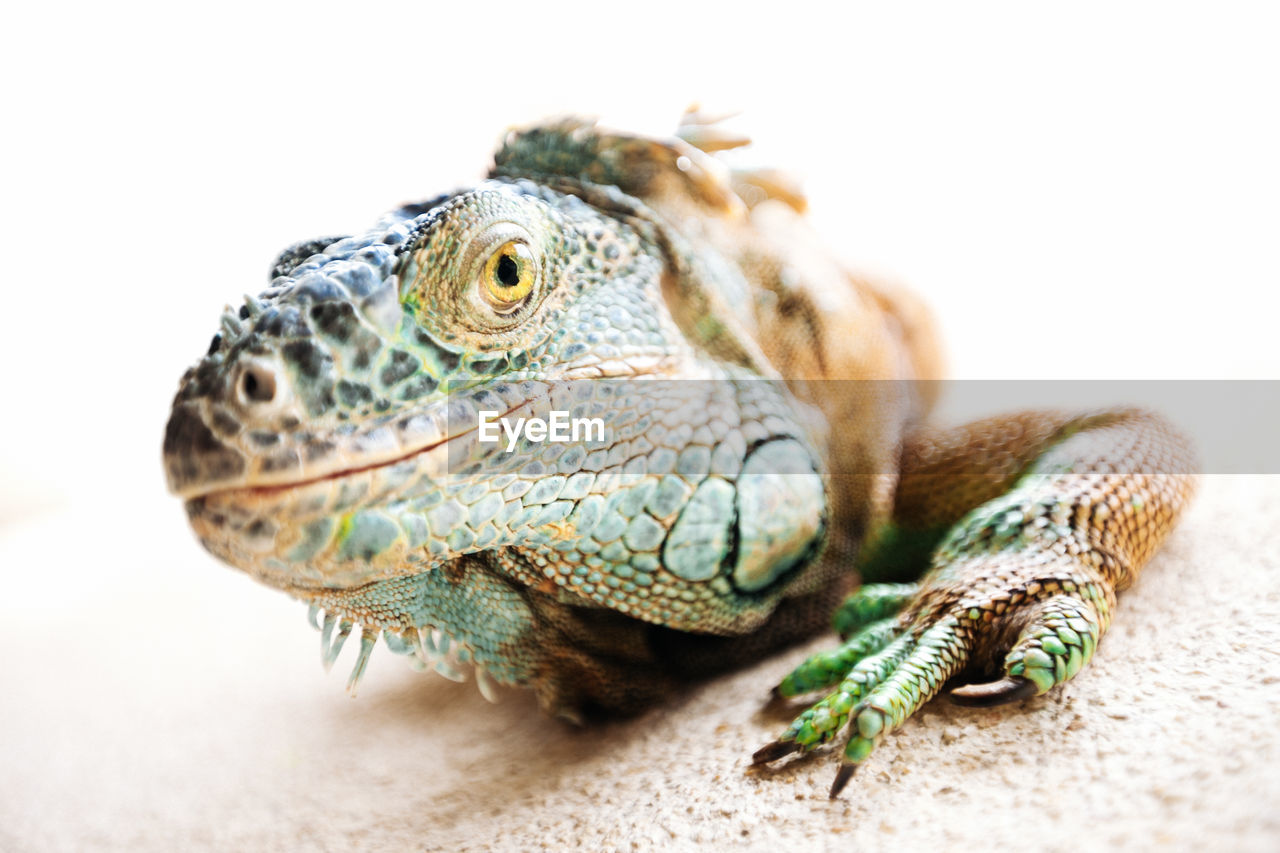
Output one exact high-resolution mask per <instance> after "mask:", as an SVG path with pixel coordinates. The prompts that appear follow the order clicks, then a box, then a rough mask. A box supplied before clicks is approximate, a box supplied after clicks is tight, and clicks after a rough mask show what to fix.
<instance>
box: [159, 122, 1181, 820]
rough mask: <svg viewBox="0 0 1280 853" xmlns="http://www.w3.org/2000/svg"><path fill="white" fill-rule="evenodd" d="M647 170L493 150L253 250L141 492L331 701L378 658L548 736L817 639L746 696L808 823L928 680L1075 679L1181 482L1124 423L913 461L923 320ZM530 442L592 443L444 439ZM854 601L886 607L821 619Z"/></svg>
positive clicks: (524, 143) (1077, 417) (926, 363)
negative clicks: (241, 574) (828, 765)
mask: <svg viewBox="0 0 1280 853" xmlns="http://www.w3.org/2000/svg"><path fill="white" fill-rule="evenodd" d="M683 135H684V137H685V138H686V139H688V140H691V141H692V142H689V141H685V140H684V139H672V140H653V139H646V138H641V137H636V136H628V135H622V134H611V133H607V132H604V131H600V130H597V129H595V128H594V127H592V126H591V125H589V124H585V123H580V122H573V121H567V122H561V123H558V124H551V125H547V126H544V127H539V128H534V129H532V130H528V131H525V132H522V133H513V134H512V135H510V136H509V137H508V139H507V140H506V142H505V144H504V145H503V147H502V149H501V150H500V151H499V153H498V155H497V157H496V160H495V168H494V171H493V174H492V176H491V179H490V180H488V181H486V182H484V183H482V184H480V185H479V186H477V187H475V188H473V189H470V190H465V191H461V192H458V193H453V194H449V195H446V196H441V197H440V198H437V199H434V200H432V201H430V202H427V203H423V204H418V205H408V206H406V207H404V208H401V209H399V210H396V211H394V212H392V213H390V214H388V215H387V216H385V217H383V219H381V220H380V221H379V222H378V223H377V224H376V225H375V226H374V228H373V229H371V230H370V231H369V232H367V233H366V234H365V235H362V236H359V237H348V238H342V239H338V238H333V239H329V240H320V241H312V242H310V243H306V244H300V246H299V247H295V249H293V250H290V251H288V252H286V253H285V254H284V255H283V256H282V257H281V259H280V260H279V261H278V263H277V265H276V268H275V270H274V274H275V278H274V280H273V281H272V285H271V287H270V289H269V290H267V291H266V292H265V293H264V294H262V296H261V297H259V298H257V299H252V298H251V299H248V301H247V304H246V305H245V306H244V307H243V308H241V309H240V311H239V313H238V315H237V314H232V313H230V312H229V313H228V314H227V315H226V316H224V318H223V331H222V333H220V334H219V336H217V337H216V338H215V339H214V342H213V344H212V345H211V346H210V348H209V352H208V354H207V355H206V357H205V358H204V359H203V360H202V361H201V362H200V363H199V364H198V365H197V366H196V367H195V368H193V369H192V370H190V371H188V373H187V375H186V377H184V380H183V383H182V387H181V390H180V391H179V393H178V396H177V398H176V399H175V401H174V408H173V413H172V415H171V418H170V421H169V426H168V430H167V433H166V437H165V465H166V469H167V472H168V476H169V483H170V487H171V489H172V490H173V491H174V492H175V493H177V494H179V495H181V496H182V497H183V498H184V499H186V501H187V510H188V515H189V517H190V519H191V523H192V525H193V526H194V528H195V530H196V532H197V534H198V535H199V536H200V539H201V541H202V542H203V543H204V545H205V547H207V548H208V549H209V550H210V551H211V552H213V553H214V554H215V555H217V556H218V557H220V558H222V559H224V560H226V561H227V562H229V563H231V564H233V565H235V566H238V567H240V568H242V569H244V570H246V571H248V572H250V573H251V574H253V575H254V576H256V577H258V578H259V579H260V580H262V581H264V582H266V583H268V584H270V585H272V586H276V587H279V588H281V589H284V590H285V591H286V592H288V593H289V594H291V595H293V596H295V597H297V598H299V599H302V600H304V601H307V602H309V603H310V604H311V606H312V613H313V616H314V615H315V614H317V613H319V612H323V614H324V621H323V626H322V632H323V634H322V636H323V654H324V657H325V660H326V663H332V661H333V659H334V658H335V657H336V655H337V651H338V649H339V648H341V644H342V641H343V640H344V639H345V638H346V637H347V636H348V634H350V633H352V632H353V631H355V629H356V628H357V627H358V628H359V629H360V631H359V633H360V645H361V648H360V652H359V656H358V658H357V662H356V665H355V669H354V671H353V673H352V682H351V683H352V686H353V687H354V684H355V683H356V682H357V681H358V680H359V677H360V675H361V673H362V672H363V669H364V666H365V664H366V662H367V660H368V657H369V654H370V652H371V651H372V649H373V646H374V644H375V642H376V639H377V637H378V635H379V633H382V635H383V636H384V637H385V640H386V643H387V645H388V646H389V647H391V648H392V649H393V650H395V651H399V652H403V653H407V654H410V655H411V661H414V662H416V663H417V664H418V665H421V666H426V665H431V666H434V667H435V668H436V669H437V670H439V671H441V672H443V673H444V674H446V675H450V676H454V677H458V676H459V675H460V673H459V672H457V670H458V669H459V667H460V666H461V665H463V664H466V665H469V666H471V667H473V668H474V670H475V672H476V677H477V680H478V681H479V683H480V684H481V687H482V689H485V688H486V685H487V684H488V682H489V680H496V681H497V682H500V683H505V684H515V685H523V686H527V687H530V688H532V689H533V690H534V691H535V692H536V694H537V696H538V699H539V702H540V703H541V705H542V707H543V708H544V709H545V710H546V711H548V712H549V713H553V714H558V715H562V716H567V717H571V718H572V717H576V716H577V715H578V713H579V711H580V709H582V708H583V707H584V706H589V705H597V706H602V707H604V708H608V709H617V710H627V709H634V708H637V707H639V706H641V705H642V704H644V703H646V702H650V701H653V700H654V699H656V698H659V697H661V696H663V695H665V694H666V693H668V692H669V691H670V690H671V689H672V688H673V687H674V686H676V685H677V684H679V683H680V682H682V681H684V680H686V679H687V678H689V677H690V676H694V675H698V674H700V673H705V672H710V671H715V670H720V669H724V668H727V667H731V666H734V665H737V664H741V663H743V662H746V661H750V660H753V659H756V658H758V657H759V656H761V655H763V654H765V653H767V652H768V651H770V650H772V649H775V648H778V647H780V646H782V645H784V644H786V643H789V642H793V641H795V640H797V639H800V638H802V637H804V636H807V635H810V634H812V633H814V632H815V631H818V630H820V629H822V628H823V627H825V626H826V625H828V624H830V619H831V613H832V611H833V610H834V611H835V612H836V624H837V627H838V628H839V629H840V630H841V633H842V634H844V635H846V637H847V642H846V643H845V645H844V646H842V647H841V648H840V649H839V650H838V651H836V652H833V653H831V654H828V655H819V656H816V657H815V658H813V659H811V660H810V661H808V662H806V663H805V664H803V665H802V666H801V667H799V668H798V669H797V670H796V671H795V672H794V673H792V674H791V675H790V676H788V678H787V679H785V680H784V682H783V683H782V685H781V686H780V687H779V688H778V690H779V692H780V693H782V694H784V695H795V694H799V693H804V692H809V691H815V690H820V691H823V692H826V693H827V694H828V695H827V696H826V698H824V699H822V700H821V701H819V702H818V703H817V704H815V705H814V706H812V707H811V708H810V709H809V710H807V711H805V712H804V713H803V714H802V715H801V716H800V717H799V718H797V720H796V721H795V723H793V724H792V726H791V727H790V728H788V729H787V731H786V732H785V733H784V734H783V736H782V737H781V738H780V739H779V740H778V741H777V742H775V743H774V744H771V745H770V746H768V747H766V748H764V749H762V750H760V751H759V752H758V753H757V756H756V758H757V760H758V761H765V760H772V759H774V758H777V757H780V756H782V755H784V754H786V753H788V752H791V751H796V750H807V749H809V748H812V747H813V746H815V745H817V744H819V743H822V742H825V741H828V740H831V739H832V738H834V737H835V736H836V735H837V734H839V733H840V732H841V731H842V730H843V729H844V728H845V726H846V725H847V724H849V723H850V721H852V726H851V727H850V728H851V729H852V733H851V736H850V739H849V741H848V746H847V749H846V751H845V763H844V764H843V765H842V769H841V774H840V775H839V776H838V778H837V784H836V786H834V787H833V795H834V794H835V793H836V792H837V791H838V790H839V788H840V786H842V785H843V784H844V781H845V780H847V778H848V775H849V773H851V772H852V768H853V767H855V766H856V763H857V762H858V761H860V760H861V759H863V758H865V756H866V755H867V754H868V753H869V752H870V750H871V748H872V747H873V746H874V745H875V744H876V743H877V742H878V741H879V740H880V739H881V738H882V737H883V736H884V735H885V733H887V732H888V731H889V730H891V729H892V728H893V727H895V726H897V725H899V724H901V723H902V722H903V720H905V718H906V717H907V716H909V715H910V714H911V713H912V712H913V711H914V710H915V709H916V708H917V707H919V705H920V704H922V703H923V702H925V701H927V700H928V699H929V698H930V697H931V696H933V695H934V694H935V693H936V692H937V691H938V690H939V689H940V688H941V687H942V685H943V684H944V682H946V681H948V680H949V679H951V678H953V677H955V676H960V675H968V676H970V677H971V678H972V677H977V678H979V679H981V678H991V677H996V680H995V681H993V682H990V683H987V684H983V685H977V686H969V687H966V688H961V689H960V690H959V691H958V694H957V695H959V696H960V697H961V698H964V699H967V700H969V701H972V702H984V703H990V702H995V701H1008V700H1010V699H1015V698H1020V697H1022V696H1025V695H1030V694H1033V693H1037V692H1043V691H1045V690H1048V689H1049V688H1050V687H1052V686H1053V685H1054V684H1057V683H1059V682H1061V681H1063V680H1065V679H1066V678H1069V677H1071V676H1072V675H1074V674H1075V673H1076V672H1077V671H1078V670H1079V668H1080V667H1081V666H1082V665H1083V664H1084V663H1085V662H1087V660H1088V658H1089V656H1090V655H1091V654H1092V653H1093V650H1094V647H1095V645H1096V643H1097V641H1098V639H1099V637H1100V635H1101V633H1102V631H1103V630H1105V628H1106V626H1107V623H1108V621H1109V619H1110V614H1111V608H1112V607H1113V605H1114V603H1115V594H1116V592H1117V591H1119V590H1121V589H1123V588H1125V587H1126V586H1127V585H1128V584H1129V583H1131V582H1132V580H1133V578H1134V576H1135V575H1136V573H1137V572H1138V570H1139V569H1140V568H1141V566H1142V564H1143V563H1144V562H1145V561H1146V559H1147V558H1148V557H1149V556H1150V554H1151V553H1152V552H1153V550H1154V549H1155V548H1156V547H1157V546H1158V545H1159V543H1160V541H1161V540H1162V539H1163V538H1164V536H1165V535H1166V534H1167V533H1168V531H1169V530H1170V529H1171V528H1172V525H1173V524H1174V522H1175V520H1176V518H1177V516H1178V514H1179V512H1180V511H1181V510H1182V508H1183V507H1184V506H1185V504H1186V503H1187V501H1188V500H1189V497H1190V494H1191V489H1192V481H1191V479H1190V477H1189V465H1190V462H1189V453H1188V451H1187V449H1186V447H1185V446H1184V444H1183V443H1182V441H1181V440H1180V439H1179V438H1178V437H1177V436H1176V435H1175V434H1174V433H1172V432H1171V431H1170V430H1169V429H1168V428H1167V427H1165V426H1164V425H1163V424H1162V423H1161V422H1160V421H1159V420H1158V419H1156V418H1154V417H1152V416H1150V415H1147V414H1144V413H1141V412H1131V411H1116V412H1103V413H1092V414H1072V413H1058V412H1028V413H1021V414H1016V415H1010V416H1006V417H1001V418H994V419H991V420H987V421H982V422H978V423H975V424H971V425H968V426H965V427H961V428H958V429H951V430H938V429H935V428H932V427H930V426H928V425H927V423H926V418H927V415H928V412H929V408H930V405H931V403H932V400H931V399H930V393H929V389H930V388H932V385H931V384H929V383H928V382H916V381H914V380H930V379H934V378H937V376H938V375H939V372H940V369H939V361H940V360H939V357H938V355H937V347H936V338H935V335H934V331H933V328H932V326H931V323H930V321H929V318H928V315H927V313H926V312H925V311H924V310H923V308H922V307H921V306H920V305H919V304H918V303H917V302H916V301H915V300H914V299H913V298H912V297H910V296H908V295H906V294H902V293H897V292H893V291H889V290H886V289H884V288H880V287H877V286H874V285H872V284H871V283H869V282H865V281H861V280H858V279H854V278H852V277H850V276H849V275H848V274H847V273H846V272H845V271H844V270H843V269H842V268H841V267H840V266H839V264H838V263H836V262H835V261H834V260H833V259H832V258H831V256H830V255H829V254H828V253H827V252H826V251H824V250H823V249H822V247H820V246H819V245H817V243H816V242H815V240H814V238H813V237H812V235H811V234H810V232H809V231H808V230H807V229H806V227H805V225H804V222H803V217H802V216H801V213H802V208H803V203H802V201H801V200H800V199H799V197H798V196H797V195H796V194H795V193H793V192H792V191H790V190H789V189H788V188H787V187H786V185H785V183H783V182H781V181H780V180H779V179H778V178H776V176H773V175H771V174H766V173H747V174H735V175H731V174H729V173H728V172H726V171H725V170H724V169H723V168H722V167H721V166H720V164H719V163H718V161H716V160H715V159H714V158H713V157H711V156H709V155H708V154H707V153H706V151H709V150H713V149H714V148H716V147H722V145H723V144H724V138H723V137H720V136H717V134H716V132H715V130H714V129H713V128H709V127H707V126H705V125H699V124H697V123H696V121H695V122H693V123H691V124H690V125H688V126H686V128H685V129H684V134H683ZM692 143H697V145H699V146H701V147H696V146H695V145H694V144H692ZM704 149H705V150H704ZM553 411H561V412H569V413H571V414H574V415H582V416H584V417H594V418H596V419H598V420H599V421H601V422H602V423H603V425H604V427H605V430H604V434H603V436H602V437H598V438H597V439H595V440H585V439H584V440H580V441H578V442H576V443H575V442H568V443H555V442H546V441H537V440H533V438H530V437H528V436H526V437H525V438H524V439H522V440H521V441H520V442H519V446H518V447H516V449H515V450H514V452H507V450H506V442H505V441H504V442H499V443H485V442H482V441H481V440H480V437H481V435H482V433H480V431H479V429H478V427H479V423H480V421H481V419H482V415H481V413H482V412H489V413H493V414H499V415H502V416H504V417H507V418H511V419H515V418H520V417H523V418H526V419H527V418H531V417H535V416H537V417H542V418H546V417H548V416H549V415H550V413H551V412H553ZM860 575H861V576H862V577H864V578H866V579H869V580H874V579H885V578H892V579H897V580H902V579H915V578H920V580H919V582H918V583H910V584H897V585H883V586H876V585H872V586H866V587H863V588H862V589H861V590H860V591H858V592H855V593H853V595H852V596H851V597H849V598H848V599H846V600H845V601H844V603H843V604H840V602H841V599H842V598H844V596H845V595H846V594H847V593H848V592H849V590H850V589H852V587H853V585H854V584H855V582H856V581H857V579H858V578H859V576H860ZM837 605H838V606H837Z"/></svg>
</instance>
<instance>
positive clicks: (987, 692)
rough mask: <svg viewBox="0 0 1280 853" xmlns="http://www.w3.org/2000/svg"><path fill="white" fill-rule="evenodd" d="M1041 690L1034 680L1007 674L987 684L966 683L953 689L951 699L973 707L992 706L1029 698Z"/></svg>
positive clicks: (958, 703) (959, 703)
mask: <svg viewBox="0 0 1280 853" xmlns="http://www.w3.org/2000/svg"><path fill="white" fill-rule="evenodd" d="M1037 692H1039V691H1038V688H1037V687H1036V684H1035V682H1034V681H1032V680H1031V679H1029V678H1023V677H1022V676H1020V675H1006V676H1005V677H1004V678H1001V679H999V680H998V681H989V682H987V683H985V684H966V685H964V686H963V687H957V688H956V689H955V690H952V691H951V701H952V702H955V703H956V704H957V705H965V706H967V707H971V708H992V707H995V706H996V705H1007V704H1009V703H1010V702H1018V701H1020V700H1022V699H1028V698H1030V697H1032V696H1035V695H1036V693H1037Z"/></svg>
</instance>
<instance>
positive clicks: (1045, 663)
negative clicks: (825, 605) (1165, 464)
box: [752, 553, 1114, 798]
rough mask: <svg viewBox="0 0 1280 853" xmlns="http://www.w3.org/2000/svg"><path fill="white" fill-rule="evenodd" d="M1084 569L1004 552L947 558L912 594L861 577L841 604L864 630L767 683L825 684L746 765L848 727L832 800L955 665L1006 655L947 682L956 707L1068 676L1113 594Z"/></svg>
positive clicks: (804, 747) (795, 690) (1086, 654)
mask: <svg viewBox="0 0 1280 853" xmlns="http://www.w3.org/2000/svg"><path fill="white" fill-rule="evenodd" d="M1085 574H1086V572H1085V571H1082V566H1080V564H1078V563H1074V562H1072V561H1070V560H1063V559H1062V558H1057V559H1054V558H1051V557H1049V555H1039V556H1038V557H1033V556H1031V555H1024V556H1023V557H1021V558H1019V557H1016V556H1014V555H1011V554H1008V553H1006V554H993V555H984V556H983V557H979V558H972V559H969V560H964V561H962V562H961V564H959V565H953V566H949V567H947V568H946V569H944V570H943V571H941V572H939V573H937V574H935V576H934V578H932V579H931V582H930V583H928V584H927V585H926V586H924V587H923V588H921V589H919V590H918V591H914V594H913V590H912V589H910V588H908V587H906V586H896V585H895V586H893V587H889V586H888V585H877V586H869V587H865V588H864V589H863V590H862V591H860V592H858V593H855V594H854V595H853V596H851V597H850V598H849V599H848V600H847V601H846V602H845V603H844V604H843V605H842V606H841V608H840V610H839V611H838V613H837V620H844V621H843V623H842V624H843V625H844V626H846V627H849V628H850V629H853V628H857V627H859V626H860V630H857V632H856V633H854V634H853V635H852V636H851V637H850V638H849V639H848V640H846V641H845V643H844V644H843V645H842V646H840V648H838V649H837V650H835V651H833V652H826V653H819V654H816V655H814V656H812V657H810V658H809V659H808V660H806V661H805V662H804V663H802V664H801V665H800V666H798V667H797V668H796V669H795V670H794V671H792V672H791V673H790V674H789V675H787V677H786V678H784V679H783V680H782V682H781V683H780V684H779V685H778V687H777V688H775V693H777V694H778V695H781V696H795V695H799V694H801V693H807V692H810V691H813V690H819V689H827V688H833V689H832V690H831V692H829V693H828V694H827V696H826V697H825V698H823V699H821V700H820V701H818V702H816V703H814V704H813V705H811V706H810V707H809V708H808V709H806V710H805V711H804V712H803V713H801V714H800V715H799V716H798V717H796V718H795V720H793V721H792V723H791V725H789V726H788V727H787V729H786V730H785V731H784V732H783V733H782V735H781V736H780V737H779V738H778V739H777V740H776V741H774V742H773V743H770V744H768V745H767V746H765V747H763V748H761V749H759V750H757V751H756V753H755V755H754V756H752V763H754V764H764V763H767V762H770V761H775V760H777V759H779V758H782V757H784V756H786V755H789V754H791V753H793V752H809V751H811V750H812V749H814V748H815V747H817V746H819V745H821V744H824V743H829V742H830V741H832V740H834V739H835V738H836V737H837V736H838V735H839V734H840V733H841V732H842V731H843V730H844V729H845V727H846V726H847V725H851V733H850V736H849V740H848V743H847V744H846V746H845V749H844V758H843V762H842V764H841V767H840V770H839V772H838V773H837V775H836V779H835V783H834V784H833V785H832V787H831V797H833V798H834V797H836V796H837V795H838V794H839V793H840V791H841V789H842V788H843V787H844V786H845V785H846V784H847V783H848V781H849V779H850V778H851V777H852V776H853V772H854V769H855V768H856V766H857V765H858V764H859V763H860V762H861V761H863V760H865V759H866V758H867V756H869V755H870V754H871V751H872V750H873V749H874V748H875V747H876V745H877V744H879V743H880V742H881V741H882V740H883V739H884V737H885V735H887V734H888V733H889V732H891V731H893V730H894V729H896V728H897V727H898V726H900V725H902V723H903V722H905V721H906V719H907V718H908V717H909V716H911V715H912V714H913V713H915V711H916V710H917V709H918V708H919V707H920V706H921V705H923V704H924V703H925V702H927V701H929V699H931V698H932V697H933V696H934V695H935V694H936V693H937V692H938V691H939V690H940V689H941V688H942V686H943V684H945V683H946V682H947V681H948V680H950V679H951V678H953V677H955V676H957V675H959V674H961V673H962V672H965V671H966V670H970V671H972V670H980V669H982V668H983V667H984V665H985V664H986V663H987V662H990V661H999V660H1001V659H1002V658H1003V672H1004V674H1003V677H1002V678H999V679H998V680H995V681H991V682H988V683H983V684H970V685H966V686H963V687H959V688H956V689H955V690H954V691H952V696H953V697H954V698H955V700H956V701H957V702H958V703H960V704H964V705H999V704H1003V703H1006V702H1013V701H1017V700H1020V699H1024V698H1027V697H1029V696H1034V695H1036V694H1039V693H1043V692H1045V691H1046V690H1048V689H1050V688H1051V687H1053V686H1054V685H1056V684H1059V683H1061V682H1063V681H1066V680H1067V679H1068V678H1070V677H1072V676H1073V675H1075V674H1076V673H1077V672H1079V671H1080V668H1081V667H1082V666H1083V665H1084V664H1085V663H1087V662H1088V660H1089V658H1090V657H1092V655H1093V652H1094V649H1095V648H1096V647H1097V642H1098V638H1099V637H1100V636H1101V634H1102V631H1103V630H1104V629H1105V627H1106V623H1107V617H1108V615H1109V613H1110V611H1111V607H1112V605H1113V604H1114V595H1113V594H1112V593H1111V591H1110V587H1109V586H1108V585H1106V584H1104V583H1101V582H1095V581H1091V580H1087V579H1084V578H1083V577H1082V576H1083V575H1085ZM904 604H905V605H906V606H905V609H903V610H902V612H901V614H900V615H898V616H896V617H894V616H892V615H891V614H892V613H893V611H895V610H897V609H898V608H901V607H903V605H904Z"/></svg>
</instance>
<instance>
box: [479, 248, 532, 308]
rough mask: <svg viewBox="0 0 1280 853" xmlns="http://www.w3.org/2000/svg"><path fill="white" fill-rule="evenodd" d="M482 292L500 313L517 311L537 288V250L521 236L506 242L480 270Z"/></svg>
mask: <svg viewBox="0 0 1280 853" xmlns="http://www.w3.org/2000/svg"><path fill="white" fill-rule="evenodd" d="M480 278H481V282H480V284H481V293H483V294H484V297H485V299H487V300H488V301H489V304H490V305H492V306H493V308H494V310H496V311H498V312H499V313H506V312H508V311H514V310H515V309H516V308H518V307H519V306H520V304H521V303H522V302H524V300H525V299H526V298H527V297H528V296H529V294H530V293H532V292H533V285H534V283H535V282H536V281H537V279H538V267H537V264H536V262H535V261H534V258H533V252H531V251H529V247H528V246H526V245H525V244H524V243H523V242H521V241H519V240H509V241H507V242H506V243H503V244H502V245H501V246H499V247H498V248H497V249H495V250H494V253H493V254H492V255H490V256H489V260H487V261H485V262H484V269H483V271H481V273H480Z"/></svg>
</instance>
